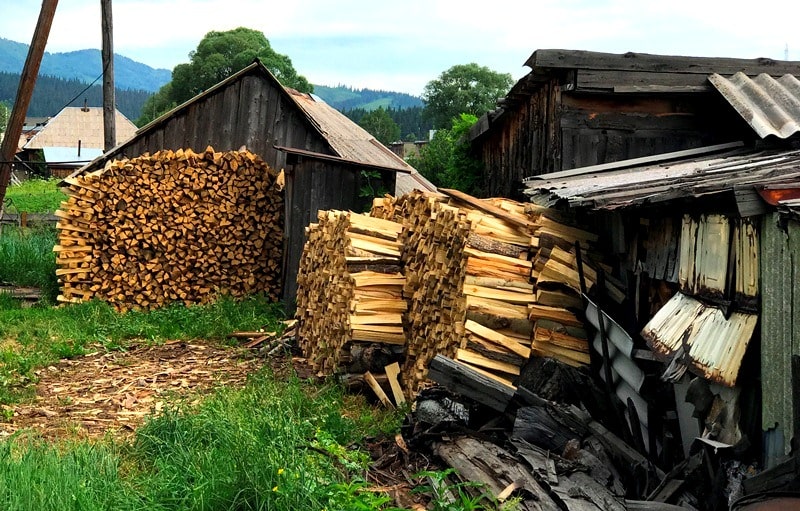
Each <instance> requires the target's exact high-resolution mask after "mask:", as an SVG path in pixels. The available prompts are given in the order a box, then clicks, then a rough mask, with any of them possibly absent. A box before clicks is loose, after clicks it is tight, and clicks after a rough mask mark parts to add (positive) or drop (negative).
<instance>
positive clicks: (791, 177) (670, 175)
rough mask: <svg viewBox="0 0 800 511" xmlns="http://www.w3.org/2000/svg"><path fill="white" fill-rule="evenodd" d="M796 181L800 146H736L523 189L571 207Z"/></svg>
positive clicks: (539, 180) (533, 182)
mask: <svg viewBox="0 0 800 511" xmlns="http://www.w3.org/2000/svg"><path fill="white" fill-rule="evenodd" d="M620 163H624V162H620ZM798 181H800V151H798V150H788V151H787V150H784V151H780V150H763V151H755V150H744V149H734V150H731V151H729V152H727V153H723V154H721V155H713V156H707V157H703V158H691V159H687V160H680V161H675V162H666V163H659V164H651V165H642V166H635V167H625V168H622V169H619V170H601V171H599V172H596V173H595V172H589V173H582V174H579V175H575V176H567V177H557V178H554V179H549V178H548V175H547V174H544V175H541V176H537V177H536V178H531V179H529V180H528V181H527V182H526V186H527V189H526V190H525V191H524V193H525V194H526V195H528V196H529V197H531V200H532V201H533V202H537V203H550V204H552V203H554V202H557V201H566V202H568V203H569V204H570V205H571V206H573V207H579V206H580V207H594V208H597V209H617V208H624V207H630V206H640V205H646V204H654V203H662V202H666V201H670V200H675V199H682V198H689V197H700V196H704V195H711V194H716V193H721V192H726V191H732V190H733V189H734V188H735V187H737V186H739V187H741V186H756V185H767V184H770V183H786V182H798Z"/></svg>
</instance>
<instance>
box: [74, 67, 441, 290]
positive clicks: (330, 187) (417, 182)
mask: <svg viewBox="0 0 800 511" xmlns="http://www.w3.org/2000/svg"><path fill="white" fill-rule="evenodd" d="M207 146H212V147H213V148H214V149H215V150H218V151H230V150H237V149H239V148H240V147H242V146H244V147H246V148H247V149H248V150H250V151H251V152H254V153H256V154H258V155H259V156H261V158H262V159H263V160H264V161H265V162H266V163H267V164H268V165H269V166H270V167H272V168H274V169H276V170H281V169H285V171H286V174H285V176H286V201H285V204H286V215H285V222H286V227H287V228H286V229H285V231H284V232H285V236H286V244H285V246H286V257H285V258H284V265H283V279H284V293H283V295H284V299H285V301H286V302H287V304H288V305H290V306H291V304H292V302H293V299H294V293H295V289H296V288H295V282H294V280H295V277H296V274H297V266H298V263H299V260H300V254H301V253H302V247H303V243H304V239H305V237H304V229H305V227H306V226H307V225H308V224H309V223H310V222H312V221H314V220H315V219H316V214H317V211H318V210H325V209H345V210H346V209H351V208H354V207H356V205H357V201H358V199H359V192H360V187H361V185H362V184H363V181H362V180H361V176H363V175H364V174H363V172H371V173H373V174H372V175H373V176H374V175H375V174H374V173H376V172H377V173H378V174H379V175H380V177H381V178H382V182H383V186H385V187H386V188H387V190H388V191H394V190H395V187H396V186H397V187H400V188H420V187H422V188H428V187H429V185H430V184H429V183H427V182H426V181H425V180H424V178H422V177H421V176H420V175H419V174H418V173H417V171H416V170H415V169H413V168H412V167H411V166H409V165H408V164H407V163H405V162H404V161H403V160H402V159H401V158H399V157H398V156H396V155H395V154H394V153H392V151H390V150H389V149H387V148H386V147H384V146H383V145H381V144H380V143H379V142H378V141H377V140H375V138H374V137H373V136H372V135H370V134H369V133H367V132H366V131H365V130H363V129H362V128H361V127H359V126H358V125H356V124H355V123H353V122H352V121H350V120H349V119H348V118H347V117H345V116H344V115H343V114H341V113H340V112H338V111H336V110H335V109H333V108H332V107H330V106H329V105H327V104H326V103H324V102H323V101H321V100H319V99H318V98H316V97H314V96H313V95H310V94H305V93H300V92H297V91H295V90H293V89H289V88H286V87H283V86H282V85H281V84H280V83H279V82H278V80H277V79H276V78H275V77H274V76H273V75H272V74H271V73H270V72H269V70H268V69H267V68H266V67H264V65H263V64H261V62H259V61H255V62H254V63H253V64H251V65H250V66H248V67H246V68H244V69H242V70H241V71H239V72H237V73H235V74H234V75H232V76H230V77H229V78H227V79H226V80H224V81H222V82H220V83H219V84H217V85H215V86H214V87H211V88H210V89H208V90H206V91H204V92H203V93H201V94H199V95H198V96H196V97H194V98H192V99H191V100H189V101H187V102H186V103H184V104H182V105H180V106H178V107H176V108H175V109H173V110H172V111H170V112H167V113H166V114H164V115H162V116H161V117H159V118H158V119H156V120H154V121H153V122H151V123H150V124H148V125H147V126H144V127H143V128H141V129H139V130H138V131H137V132H136V134H135V135H134V136H133V137H132V138H130V139H128V140H127V141H125V142H123V143H121V144H120V145H118V146H117V147H115V148H114V149H112V150H110V151H108V152H106V153H105V154H103V155H102V156H100V157H99V158H97V159H95V160H94V161H92V162H91V163H90V164H88V165H87V166H85V167H83V168H82V169H80V170H78V171H76V173H75V174H80V173H85V172H91V171H94V170H98V169H101V168H103V166H104V165H105V163H106V162H107V161H111V160H113V159H119V158H123V157H130V158H133V157H137V156H139V155H141V154H144V153H147V152H150V153H154V152H156V151H159V150H162V149H172V150H177V149H180V148H192V149H194V150H196V151H202V150H203V149H205V148H206V147H207ZM397 174H399V176H397V178H396V175H397ZM430 186H432V185H430Z"/></svg>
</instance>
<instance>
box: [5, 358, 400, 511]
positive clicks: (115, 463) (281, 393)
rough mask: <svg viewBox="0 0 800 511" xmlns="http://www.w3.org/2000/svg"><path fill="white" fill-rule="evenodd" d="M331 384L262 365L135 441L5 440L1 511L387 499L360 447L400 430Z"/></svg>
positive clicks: (176, 408) (173, 411) (163, 418)
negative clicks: (374, 488) (374, 487)
mask: <svg viewBox="0 0 800 511" xmlns="http://www.w3.org/2000/svg"><path fill="white" fill-rule="evenodd" d="M397 427H398V424H397V421H396V419H395V417H393V416H391V415H385V414H384V415H383V416H381V415H380V414H378V413H377V412H375V411H373V410H372V409H371V408H370V407H368V406H367V405H366V403H364V402H363V401H358V400H354V399H353V398H352V397H351V398H347V397H346V396H344V395H343V394H342V392H341V391H340V390H339V389H338V388H336V387H334V386H322V387H318V386H313V387H310V386H308V385H307V384H304V383H303V382H301V381H299V380H297V379H290V380H288V381H278V380H276V379H275V378H273V377H272V375H271V374H269V372H264V373H262V374H257V375H254V376H253V377H252V379H251V381H250V383H249V384H248V385H247V387H245V388H244V389H240V390H233V389H222V390H220V391H218V392H217V393H216V394H214V395H213V396H212V397H210V398H208V399H206V400H205V401H203V402H202V403H200V404H199V405H196V406H190V405H188V404H182V403H175V404H173V405H172V406H171V407H170V408H168V409H166V410H165V411H164V412H163V413H161V414H160V415H158V416H154V417H152V418H151V419H150V420H149V421H148V422H147V423H146V424H145V425H144V426H143V427H142V428H140V429H139V430H138V431H137V432H136V435H135V438H134V439H133V440H132V441H130V442H125V443H121V442H119V441H115V440H113V439H108V440H105V441H102V442H96V443H89V442H85V441H84V442H73V443H63V444H56V445H54V444H51V443H47V442H44V441H42V440H40V439H38V438H36V437H35V436H32V435H19V436H17V437H12V438H11V439H9V440H5V441H2V442H0V507H2V509H3V510H6V511H11V510H20V511H22V510H64V511H66V510H84V511H86V510H108V509H115V510H126V509H131V510H133V509H148V510H209V511H211V510H224V509H236V510H238V509H252V510H273V511H282V510H298V511H299V510H303V511H305V510H330V511H333V510H342V511H344V510H383V509H389V508H388V507H387V503H388V500H389V499H388V498H387V497H386V496H384V495H381V494H380V493H375V492H370V491H364V490H365V486H366V485H365V483H364V473H365V470H366V467H367V462H368V460H369V457H368V455H367V453H366V452H365V451H363V450H361V449H359V448H357V447H356V448H354V447H352V446H353V445H355V444H353V443H354V442H356V441H357V440H358V439H361V438H364V436H367V435H373V434H377V433H381V432H390V431H395V430H396V428H397Z"/></svg>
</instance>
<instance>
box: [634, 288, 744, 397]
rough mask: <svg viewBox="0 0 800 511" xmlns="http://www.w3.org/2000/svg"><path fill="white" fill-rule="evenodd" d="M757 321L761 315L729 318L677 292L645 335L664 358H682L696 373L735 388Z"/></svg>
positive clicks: (647, 327)
mask: <svg viewBox="0 0 800 511" xmlns="http://www.w3.org/2000/svg"><path fill="white" fill-rule="evenodd" d="M757 320H758V315H757V314H746V313H741V312H734V313H732V314H731V316H730V317H729V318H728V319H726V318H725V315H724V314H723V312H722V311H721V310H719V309H717V308H715V307H711V306H708V305H705V304H704V303H702V302H700V301H699V300H696V299H695V298H692V297H690V296H687V295H685V294H683V293H677V294H675V296H673V297H672V299H670V301H669V302H667V303H666V305H664V306H663V307H662V308H661V309H660V310H659V311H658V312H657V313H656V314H655V316H653V318H652V319H651V320H650V321H649V322H648V323H647V325H645V327H644V329H643V330H642V337H644V339H645V340H646V341H647V343H648V345H649V346H650V348H651V349H652V350H653V351H654V352H656V353H657V354H659V355H660V356H661V357H662V358H663V359H665V360H673V359H675V358H679V359H680V361H681V362H682V363H684V364H686V365H687V366H688V367H689V369H690V370H691V371H692V372H694V373H695V374H698V375H700V376H702V377H704V378H706V379H708V380H711V381H715V382H718V383H721V384H723V385H726V386H729V387H731V386H733V385H735V384H736V378H737V376H738V374H739V368H740V366H741V363H742V358H743V357H744V353H745V351H746V349H747V345H748V344H749V342H750V339H751V338H752V336H753V332H754V330H755V326H756V322H757Z"/></svg>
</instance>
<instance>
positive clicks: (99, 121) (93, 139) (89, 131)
mask: <svg viewBox="0 0 800 511" xmlns="http://www.w3.org/2000/svg"><path fill="white" fill-rule="evenodd" d="M116 131H117V140H120V141H124V140H128V139H129V138H131V137H132V136H133V135H134V134H135V133H136V125H134V124H133V123H132V122H131V121H130V120H129V119H128V118H127V117H125V116H124V115H123V114H122V113H121V112H120V111H119V110H117V111H116ZM79 142H80V144H81V147H87V148H93V149H103V145H104V138H103V109H102V108H100V107H83V108H81V107H66V108H64V109H63V110H61V111H60V112H59V113H58V114H56V116H55V117H53V118H51V119H50V120H49V121H48V122H47V124H45V125H44V127H43V128H42V129H41V130H40V131H39V132H38V133H37V134H36V135H34V136H33V137H32V138H31V139H30V140H29V141H28V143H27V144H25V149H42V148H44V147H76V148H77V147H78V143H79Z"/></svg>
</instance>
